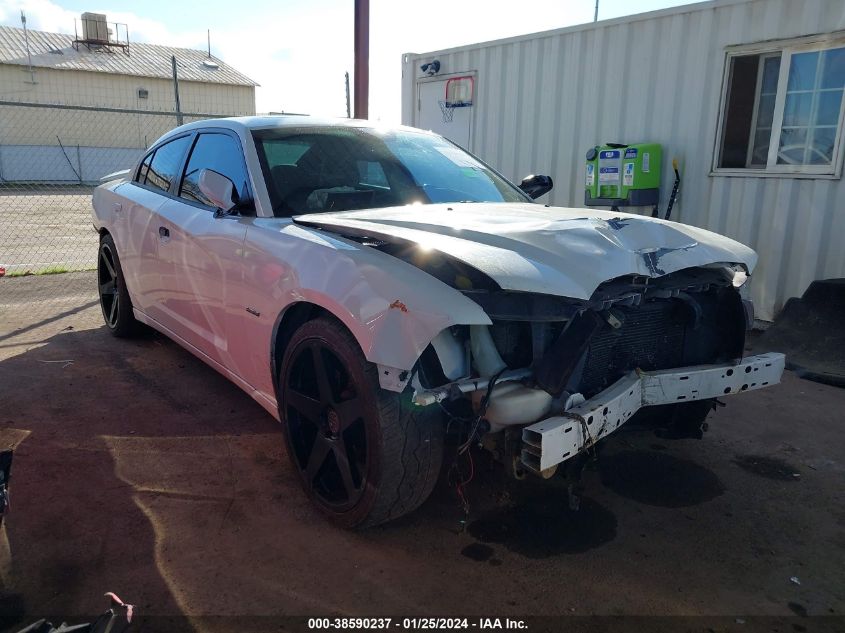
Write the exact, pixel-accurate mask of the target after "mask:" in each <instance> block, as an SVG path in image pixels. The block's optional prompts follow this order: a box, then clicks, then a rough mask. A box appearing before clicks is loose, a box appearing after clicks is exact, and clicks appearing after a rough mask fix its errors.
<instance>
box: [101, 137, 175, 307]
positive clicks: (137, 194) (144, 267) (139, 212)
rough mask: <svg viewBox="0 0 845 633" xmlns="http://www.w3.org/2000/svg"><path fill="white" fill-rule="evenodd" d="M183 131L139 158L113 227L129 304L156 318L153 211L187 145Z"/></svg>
mask: <svg viewBox="0 0 845 633" xmlns="http://www.w3.org/2000/svg"><path fill="white" fill-rule="evenodd" d="M190 140H191V135H190V134H187V135H184V136H181V137H177V138H175V139H173V140H170V141H168V142H166V143H163V144H162V145H159V146H158V147H156V148H154V149H153V150H152V151H150V152H149V153H148V154H147V155H146V156H145V157H144V160H143V161H142V162H141V165H140V167H139V169H138V171H137V172H136V174H135V177H134V178H133V181H132V183H131V184H129V185H126V186H124V187H122V188H121V193H124V192H125V196H126V203H125V204H123V205H122V207H123V208H122V209H121V211H120V220H119V222H121V223H123V226H121V227H120V229H119V230H118V231H116V235H115V236H114V237H115V240H116V245H117V252H118V254H119V255H120V260H121V265H122V268H123V272H124V275H125V277H126V285H127V287H128V289H129V295H130V297H131V298H132V305H133V306H134V307H135V308H137V309H138V310H140V311H141V312H144V313H145V314H147V315H148V316H150V317H152V318H154V319H156V320H159V319H160V318H161V316H162V313H161V310H160V303H161V298H162V297H161V295H162V272H163V269H162V266H161V260H160V258H159V241H160V236H159V232H158V227H159V223H158V222H157V213H158V210H159V208H160V207H161V206H162V205H163V204H164V203H165V201H166V200H167V197H168V191H169V189H170V186H171V184H172V182H173V180H174V179H175V177H176V175H177V174H178V173H179V169H180V168H181V166H182V161H183V158H184V156H185V152H186V151H187V149H188V147H189V145H190Z"/></svg>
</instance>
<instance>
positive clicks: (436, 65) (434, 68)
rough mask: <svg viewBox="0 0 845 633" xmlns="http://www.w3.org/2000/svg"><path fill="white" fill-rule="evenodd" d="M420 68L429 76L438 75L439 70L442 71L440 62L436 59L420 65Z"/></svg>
mask: <svg viewBox="0 0 845 633" xmlns="http://www.w3.org/2000/svg"><path fill="white" fill-rule="evenodd" d="M420 70H421V71H423V72H424V73H425V74H426V75H428V76H429V77H431V76H432V75H436V74H437V73H438V72H440V62H439V61H437V60H436V59H435V60H434V61H432V62H429V63H427V64H423V65H422V66H420Z"/></svg>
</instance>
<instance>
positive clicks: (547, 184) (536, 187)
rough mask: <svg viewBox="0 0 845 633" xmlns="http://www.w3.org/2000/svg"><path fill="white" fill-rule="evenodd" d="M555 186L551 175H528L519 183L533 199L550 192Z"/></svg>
mask: <svg viewBox="0 0 845 633" xmlns="http://www.w3.org/2000/svg"><path fill="white" fill-rule="evenodd" d="M554 186H555V184H554V182H553V181H552V178H551V176H534V175H531V176H526V177H525V178H523V179H522V182H521V183H519V188H520V189H522V190H523V191H524V192H525V193H526V194H528V197H529V198H531V199H532V200H536V199H537V198H539V197H540V196H542V195H543V194H544V193H549V192H550V191H551V190H552V187H554Z"/></svg>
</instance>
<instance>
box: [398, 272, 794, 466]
mask: <svg viewBox="0 0 845 633" xmlns="http://www.w3.org/2000/svg"><path fill="white" fill-rule="evenodd" d="M438 261H439V262H440V264H439V265H440V266H446V265H449V266H453V267H454V266H459V264H454V263H443V260H438ZM429 272H431V271H429ZM440 272H442V273H443V274H445V275H449V276H451V277H452V278H451V280H450V281H451V283H452V285H453V286H454V287H457V288H459V289H461V291H462V292H463V294H464V295H465V296H466V297H468V298H470V299H472V300H473V301H475V302H476V303H477V304H478V305H480V306H481V307H482V308H483V309H484V311H485V312H486V313H487V315H488V316H489V317H490V319H491V321H492V325H490V326H484V325H473V326H453V327H451V328H448V329H447V330H444V331H443V332H441V333H440V335H438V336H437V337H436V338H435V339H434V340H433V341H432V343H431V345H430V346H429V347H428V348H427V349H426V351H425V352H424V353H423V355H422V356H421V358H420V360H419V362H418V365H417V372H416V374H415V378H414V381H413V386H414V389H415V392H414V396H413V401H414V403H415V404H417V405H420V406H429V405H433V404H435V403H438V404H439V406H441V407H442V408H444V410H445V411H446V413H447V414H448V415H449V416H450V418H451V419H453V420H459V421H463V422H464V423H465V426H466V427H467V428H466V431H467V433H468V434H469V435H470V436H471V437H469V438H468V439H469V440H470V441H481V442H482V444H483V445H484V446H485V447H487V448H488V449H490V450H491V451H492V452H493V453H494V454H495V455H496V456H497V457H498V458H499V459H500V460H501V461H503V462H505V463H507V464H510V465H512V466H513V467H514V468H513V470H514V473H515V474H517V475H519V474H520V473H521V472H523V471H530V472H533V473H536V474H540V475H542V476H545V477H548V476H551V475H552V474H554V471H555V470H556V468H557V467H558V465H559V464H561V463H562V462H565V461H567V460H570V459H572V458H573V457H575V456H576V455H578V454H580V453H582V452H583V451H585V450H586V449H588V448H590V447H591V446H592V445H593V444H595V443H596V442H597V441H598V440H599V439H602V438H604V437H606V436H607V435H608V434H609V433H611V432H612V431H614V430H616V429H617V428H618V427H619V426H620V425H622V424H623V423H625V422H627V421H628V420H630V419H631V418H632V417H633V416H634V415H635V414H636V413H637V411H639V410H640V409H641V408H643V407H657V406H659V405H665V406H664V407H662V408H663V409H669V407H674V406H677V405H682V406H684V405H686V403H690V402H699V403H702V402H703V405H699V406H698V410H699V411H703V412H704V416H706V413H707V412H708V411H709V410H710V409H709V405H710V403H712V402H714V399H715V398H716V397H717V396H721V395H725V394H729V393H736V392H739V391H745V390H752V389H757V388H761V387H765V386H768V385H770V384H775V383H777V382H779V380H780V375H781V373H782V371H783V364H784V363H783V356H782V355H779V354H767V355H763V356H758V357H752V358H746V359H745V360H742V356H743V349H744V344H745V334H746V330H747V329H748V328H750V326H751V324H752V323H753V311H752V310H751V307H750V306H751V304H750V302H749V301H747V300H745V299H744V298H743V295H742V292H741V290H740V288H739V287H737V286H739V285H741V284H742V282H743V281H744V279H745V273H744V271H743V270H742V269H740V268H739V267H730V266H726V265H718V266H705V267H697V268H688V269H683V270H679V271H676V272H673V273H670V274H667V275H664V276H661V277H647V276H640V275H626V276H623V277H619V278H617V279H613V280H610V281H607V282H605V283H603V284H601V285H600V286H599V287H598V288H597V289H596V290H595V292H594V293H593V295H592V296H591V297H590V299H589V300H576V299H568V298H565V297H558V296H553V295H541V294H534V293H520V292H513V291H505V290H502V289H500V288H498V287H497V286H496V284H495V283H493V282H492V281H490V280H489V279H487V280H485V279H479V278H477V276H476V278H470V277H468V276H466V274H467V273H469V272H471V271H463V270H455V269H450V270H448V272H444V271H440ZM436 273H437V271H435V272H434V273H432V274H436ZM476 273H477V271H476ZM461 276H464V277H465V280H463V281H462V280H461ZM455 279H457V280H458V282H457V283H456V282H455ZM654 410H655V409H652V411H654ZM701 421H703V416H702V418H701ZM700 425H701V424H700V422H699V423H698V426H699V427H700Z"/></svg>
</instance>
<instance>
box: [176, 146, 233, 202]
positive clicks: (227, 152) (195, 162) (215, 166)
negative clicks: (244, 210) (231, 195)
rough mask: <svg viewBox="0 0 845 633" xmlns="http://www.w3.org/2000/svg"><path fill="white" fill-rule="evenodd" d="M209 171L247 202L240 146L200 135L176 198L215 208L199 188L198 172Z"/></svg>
mask: <svg viewBox="0 0 845 633" xmlns="http://www.w3.org/2000/svg"><path fill="white" fill-rule="evenodd" d="M202 169H211V170H213V171H216V172H217V173H218V174H222V175H224V176H226V177H227V178H228V179H229V180H231V181H232V182H233V183H234V185H235V191H237V192H238V198H239V200H241V201H245V200H247V199H249V187H248V186H247V176H246V168H245V167H244V161H243V152H242V151H241V146H240V144H239V143H238V142H237V141H236V140H235V139H234V138H232V137H231V136H228V135H226V134H213V133H209V134H200V135H199V137H198V138H197V142H196V144H194V149H193V151H191V157H190V158H189V159H188V164H187V166H186V167H185V176H184V177H183V178H182V185H181V187H180V189H179V197H181V198H185V199H186V200H193V201H194V202H200V203H202V204H205V205H208V206H210V207H213V206H215V205H214V203H213V202H211V200H209V199H208V198H206V197H205V195H204V194H203V193H202V192H201V191H200V188H199V175H200V170H202Z"/></svg>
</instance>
